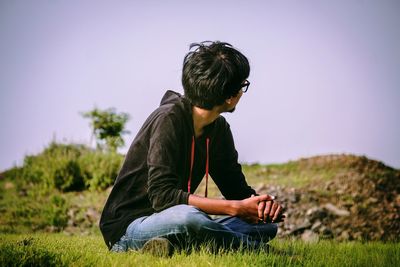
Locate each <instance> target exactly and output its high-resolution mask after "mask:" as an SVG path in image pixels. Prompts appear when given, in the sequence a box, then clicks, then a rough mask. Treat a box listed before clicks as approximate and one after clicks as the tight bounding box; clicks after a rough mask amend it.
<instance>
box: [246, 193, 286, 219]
mask: <svg viewBox="0 0 400 267" xmlns="http://www.w3.org/2000/svg"><path fill="white" fill-rule="evenodd" d="M252 197H254V196H252ZM269 197H270V198H271V199H270V200H261V201H259V202H258V205H257V211H258V222H259V223H278V222H283V220H284V218H285V215H283V214H282V212H283V208H282V206H281V205H280V204H279V203H278V202H276V201H274V200H275V197H274V196H269Z"/></svg>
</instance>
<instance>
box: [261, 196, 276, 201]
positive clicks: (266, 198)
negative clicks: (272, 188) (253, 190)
mask: <svg viewBox="0 0 400 267" xmlns="http://www.w3.org/2000/svg"><path fill="white" fill-rule="evenodd" d="M274 199H275V197H274V196H270V195H261V196H257V200H258V202H261V201H270V200H274Z"/></svg>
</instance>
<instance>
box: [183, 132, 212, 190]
mask: <svg viewBox="0 0 400 267" xmlns="http://www.w3.org/2000/svg"><path fill="white" fill-rule="evenodd" d="M209 144H210V138H208V137H207V139H206V151H207V152H206V153H207V156H206V191H205V193H204V196H205V197H207V195H208V169H209V163H208V162H209V156H208V155H209ZM194 148H195V140H194V136H193V137H192V150H191V152H190V173H189V180H188V192H189V193H190V187H191V184H192V172H193V164H194Z"/></svg>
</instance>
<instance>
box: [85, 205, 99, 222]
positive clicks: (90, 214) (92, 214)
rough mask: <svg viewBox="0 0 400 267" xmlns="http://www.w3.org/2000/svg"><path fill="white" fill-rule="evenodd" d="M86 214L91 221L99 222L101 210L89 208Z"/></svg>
mask: <svg viewBox="0 0 400 267" xmlns="http://www.w3.org/2000/svg"><path fill="white" fill-rule="evenodd" d="M85 216H86V218H88V220H89V221H90V222H91V223H95V222H97V220H98V219H99V218H100V214H99V212H98V211H97V210H95V209H94V208H92V207H90V208H88V210H87V211H86V213H85Z"/></svg>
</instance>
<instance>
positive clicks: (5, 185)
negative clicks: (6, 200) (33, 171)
mask: <svg viewBox="0 0 400 267" xmlns="http://www.w3.org/2000/svg"><path fill="white" fill-rule="evenodd" d="M13 188H14V184H13V183H12V182H5V183H4V189H5V190H9V189H13Z"/></svg>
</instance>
